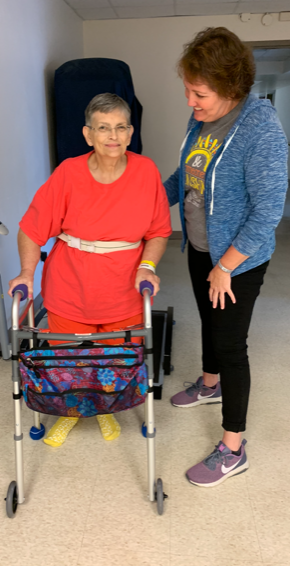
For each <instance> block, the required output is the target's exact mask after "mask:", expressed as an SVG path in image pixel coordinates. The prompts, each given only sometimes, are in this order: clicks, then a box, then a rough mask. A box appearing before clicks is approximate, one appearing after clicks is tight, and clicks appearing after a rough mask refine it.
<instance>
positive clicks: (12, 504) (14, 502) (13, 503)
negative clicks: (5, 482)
mask: <svg viewBox="0 0 290 566" xmlns="http://www.w3.org/2000/svg"><path fill="white" fill-rule="evenodd" d="M17 506H18V493H17V483H16V481H12V482H11V484H10V485H9V487H8V491H7V497H6V513H7V516H8V517H9V519H13V518H14V517H15V515H16V511H17Z"/></svg>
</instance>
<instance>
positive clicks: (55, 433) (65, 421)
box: [43, 417, 79, 446]
mask: <svg viewBox="0 0 290 566" xmlns="http://www.w3.org/2000/svg"><path fill="white" fill-rule="evenodd" d="M78 420H79V419H78V417H60V418H59V419H58V420H57V421H56V423H55V424H54V425H53V427H52V428H51V429H50V431H49V432H48V434H47V437H46V438H44V439H43V442H45V444H48V445H49V446H61V445H62V444H63V443H64V441H65V439H66V437H67V435H68V433H69V432H70V431H71V429H72V428H73V427H74V426H75V425H76V424H77V422H78Z"/></svg>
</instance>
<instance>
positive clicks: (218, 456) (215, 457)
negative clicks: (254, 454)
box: [203, 445, 230, 471]
mask: <svg viewBox="0 0 290 566" xmlns="http://www.w3.org/2000/svg"><path fill="white" fill-rule="evenodd" d="M227 456H230V454H223V453H222V452H221V451H220V450H219V449H218V445H217V446H215V449H214V451H213V452H212V453H211V454H210V455H209V456H207V457H206V458H205V459H204V461H203V463H204V465H205V466H206V467H207V468H208V469H209V470H211V471H213V470H215V469H216V466H217V464H225V463H226V460H227Z"/></svg>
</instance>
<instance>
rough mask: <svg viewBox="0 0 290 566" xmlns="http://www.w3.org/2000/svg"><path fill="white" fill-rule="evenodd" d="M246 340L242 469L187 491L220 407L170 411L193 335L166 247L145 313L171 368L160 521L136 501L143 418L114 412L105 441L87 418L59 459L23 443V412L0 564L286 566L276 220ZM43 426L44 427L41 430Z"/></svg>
mask: <svg viewBox="0 0 290 566" xmlns="http://www.w3.org/2000/svg"><path fill="white" fill-rule="evenodd" d="M277 240H278V245H277V251H276V252H275V254H274V256H273V259H272V261H271V264H270V267H269V271H268V274H267V277H266V282H265V285H264V288H263V291H262V294H261V296H260V298H259V299H258V302H257V305H256V309H255V313H254V317H253V322H252V327H251V331H250V348H249V351H250V357H251V365H252V393H251V399H250V407H249V416H248V430H247V433H246V438H247V440H248V445H247V453H248V458H249V461H250V469H249V471H248V472H247V473H246V474H242V475H240V476H237V477H234V478H231V479H229V480H228V481H227V482H225V483H224V484H222V485H220V486H219V487H217V488H214V489H208V490H205V489H200V488H196V487H194V486H192V485H190V484H189V483H188V482H187V481H186V479H185V476H184V472H185V470H186V469H187V468H188V467H189V466H191V465H193V464H194V463H195V462H198V461H199V460H200V459H201V458H203V457H204V456H206V455H207V454H208V453H209V451H210V450H211V449H212V448H213V446H214V444H215V443H216V442H217V441H218V440H220V438H221V434H222V430H221V426H220V422H221V415H220V406H219V405H214V406H202V407H198V408H195V409H189V410H179V409H176V408H173V407H172V406H171V405H170V403H169V399H170V396H171V395H172V394H173V393H175V392H177V391H178V390H179V389H180V388H181V387H182V384H183V381H185V380H190V379H193V380H195V379H196V377H198V375H199V374H200V329H199V320H198V315H197V310H196V306H195V303H194V300H193V296H192V291H191V288H190V282H189V277H188V273H187V267H186V257H185V256H183V255H182V254H181V253H180V251H179V242H176V241H171V242H170V244H169V247H168V250H167V253H166V255H165V257H164V258H163V260H162V264H161V265H160V268H159V270H158V272H159V274H160V275H161V279H162V292H161V293H160V295H159V296H158V298H157V300H156V302H155V306H156V307H158V308H167V306H168V305H173V306H174V309H175V320H176V326H175V327H174V337H173V356H172V363H173V364H174V366H175V371H174V372H173V373H172V374H171V376H169V377H166V378H165V379H166V381H165V385H164V391H163V398H162V401H156V402H155V414H156V426H157V439H156V455H157V474H158V476H160V477H162V479H163V482H164V488H165V491H166V493H168V495H169V499H168V500H167V501H166V502H165V513H164V515H163V516H161V517H160V516H158V515H157V510H156V505H155V504H151V503H149V502H148V500H147V483H146V481H147V480H146V441H145V440H144V438H143V437H142V436H141V434H140V425H141V423H142V420H143V408H142V407H139V408H137V409H134V410H131V411H128V412H125V413H121V414H119V416H118V420H119V422H120V424H121V426H122V434H121V436H120V438H119V439H118V440H116V441H114V442H112V443H105V442H104V441H103V440H102V438H101V435H100V432H99V429H98V425H97V422H96V420H95V419H94V418H92V419H84V420H82V421H81V422H79V424H78V425H77V427H75V429H74V430H73V431H72V433H71V434H70V436H69V437H68V439H67V442H66V443H65V444H64V445H63V447H62V448H59V449H53V448H50V447H48V446H46V445H45V444H44V443H43V442H42V441H40V442H33V441H32V440H30V438H29V436H28V431H29V428H30V425H31V424H32V418H31V417H32V415H31V412H30V411H29V410H28V409H27V408H26V407H25V406H23V411H22V413H23V425H24V433H25V441H24V447H25V485H26V502H25V504H24V505H22V506H20V507H19V508H18V512H17V515H16V517H15V518H14V519H13V520H10V519H8V518H7V517H6V514H5V505H4V501H3V504H2V505H1V507H0V564H1V566H10V565H11V566H12V565H13V566H18V565H19V566H115V565H116V566H123V565H124V566H211V565H215V566H262V565H264V566H286V565H288V566H289V565H290V456H289V448H288V446H289V442H290V419H289V395H288V391H289V378H290V349H289V344H290V227H289V220H288V222H287V220H285V222H283V224H282V225H281V227H280V229H279V232H278V237H277ZM0 371H1V374H0V376H1V377H0V379H1V401H0V407H1V411H0V423H1V434H0V454H1V456H0V493H1V494H2V497H3V499H4V497H5V495H6V490H7V487H8V484H9V482H10V481H11V480H12V479H14V442H13V407H12V401H11V381H10V363H9V362H3V361H1V362H0ZM53 421H54V419H53V418H51V417H47V416H43V418H42V422H43V423H44V424H45V426H46V427H47V428H49V427H50V426H51V424H52V423H53Z"/></svg>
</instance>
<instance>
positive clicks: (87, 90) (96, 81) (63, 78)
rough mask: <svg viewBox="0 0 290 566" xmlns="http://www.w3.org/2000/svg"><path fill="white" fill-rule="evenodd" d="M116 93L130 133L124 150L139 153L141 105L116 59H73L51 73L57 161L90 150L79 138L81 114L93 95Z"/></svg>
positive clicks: (127, 72) (126, 70) (126, 71)
mask: <svg viewBox="0 0 290 566" xmlns="http://www.w3.org/2000/svg"><path fill="white" fill-rule="evenodd" d="M104 92H111V93H113V94H118V96H121V98H123V99H124V100H126V102H127V103H128V104H129V106H130V108H131V113H132V125H133V126H134V134H133V136H132V141H131V144H130V146H129V147H128V149H129V150H130V151H134V152H135V153H141V152H142V142H141V116H142V106H141V104H140V102H139V101H138V99H137V98H136V96H135V93H134V86H133V81H132V77H131V72H130V68H129V66H128V65H127V64H126V63H124V62H123V61H118V60H116V59H103V58H92V59H76V60H74V61H68V62H67V63H64V64H63V65H61V67H59V68H58V69H57V70H56V71H55V110H56V145H57V161H58V164H60V163H61V162H62V161H63V160H64V159H67V158H68V157H77V156H78V155H82V154H83V153H87V152H88V151H90V149H89V148H88V146H87V144H86V142H85V140H84V138H83V135H82V127H83V126H84V123H85V118H84V112H85V109H86V107H87V105H88V103H89V102H90V100H91V99H92V98H93V97H94V96H96V95H97V94H102V93H104Z"/></svg>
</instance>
